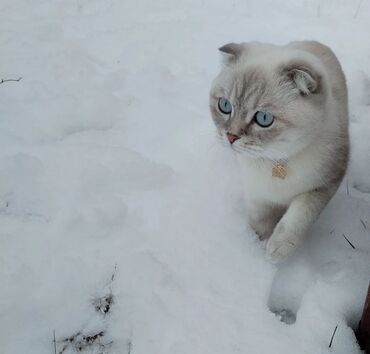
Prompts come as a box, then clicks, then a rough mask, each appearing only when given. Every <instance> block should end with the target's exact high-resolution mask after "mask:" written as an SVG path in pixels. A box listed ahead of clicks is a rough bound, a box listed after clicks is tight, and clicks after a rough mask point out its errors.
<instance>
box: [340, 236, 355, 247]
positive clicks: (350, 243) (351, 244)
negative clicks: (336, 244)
mask: <svg viewBox="0 0 370 354" xmlns="http://www.w3.org/2000/svg"><path fill="white" fill-rule="evenodd" d="M342 236H343V237H344V238H345V239H346V241H347V242H348V243H349V245H350V246H351V247H352V248H353V249H356V247H355V246H354V245H353V243H352V242H351V241H350V240H349V239H348V238H347V237H346V235H345V234H342Z"/></svg>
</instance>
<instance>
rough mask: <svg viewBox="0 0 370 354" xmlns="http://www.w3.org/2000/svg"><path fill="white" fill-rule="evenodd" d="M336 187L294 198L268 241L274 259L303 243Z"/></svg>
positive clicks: (280, 258)
mask: <svg viewBox="0 0 370 354" xmlns="http://www.w3.org/2000/svg"><path fill="white" fill-rule="evenodd" d="M336 189H337V186H335V187H333V188H330V189H317V190H314V191H311V192H307V193H302V194H300V195H297V196H296V197H295V198H294V199H293V200H292V202H291V204H290V205H289V207H288V209H287V211H286V213H285V214H284V215H283V217H282V218H281V220H280V221H279V223H278V224H277V225H276V227H275V229H274V231H273V233H272V235H271V237H270V239H269V240H268V242H267V252H268V253H269V255H270V256H271V259H272V261H275V262H278V261H281V260H283V259H284V258H286V257H287V256H288V255H289V254H291V253H292V252H293V251H294V250H295V249H296V248H297V247H298V246H299V245H300V244H301V243H302V241H303V239H304V236H305V234H306V232H307V230H308V228H309V227H310V226H311V224H312V223H313V222H314V221H315V220H316V218H317V217H318V216H319V214H320V213H321V211H322V209H323V208H324V207H325V206H326V204H327V203H328V202H329V200H330V198H331V197H332V195H333V194H334V192H335V191H336Z"/></svg>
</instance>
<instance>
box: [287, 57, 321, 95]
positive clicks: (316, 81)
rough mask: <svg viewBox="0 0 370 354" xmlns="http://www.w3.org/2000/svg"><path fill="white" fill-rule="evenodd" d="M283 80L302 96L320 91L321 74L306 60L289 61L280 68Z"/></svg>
mask: <svg viewBox="0 0 370 354" xmlns="http://www.w3.org/2000/svg"><path fill="white" fill-rule="evenodd" d="M281 75H282V78H283V81H286V82H289V83H291V84H292V85H293V86H294V87H295V88H297V89H298V90H299V93H300V94H301V95H302V96H307V95H310V94H317V93H320V91H321V87H322V76H321V75H320V73H319V71H318V70H317V69H315V68H314V66H313V65H310V64H308V63H306V62H299V61H297V62H291V63H289V64H287V65H285V66H284V67H283V68H282V69H281Z"/></svg>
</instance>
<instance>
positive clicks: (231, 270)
mask: <svg viewBox="0 0 370 354" xmlns="http://www.w3.org/2000/svg"><path fill="white" fill-rule="evenodd" d="M0 13H1V21H0V44H1V46H0V48H1V57H0V58H1V59H0V78H4V79H8V78H18V77H22V80H21V81H19V82H4V83H3V84H0V112H1V115H0V284H1V291H0V353H1V354H24V353H27V354H43V353H45V354H46V353H48V354H52V353H54V343H53V331H55V337H56V343H55V344H56V347H57V352H58V353H59V352H60V351H62V348H63V346H64V345H65V343H62V340H63V338H66V337H70V336H72V335H73V334H76V333H78V332H79V331H82V334H80V337H81V336H82V335H83V334H84V335H94V334H96V333H99V332H100V331H105V332H104V337H102V338H101V344H104V343H105V344H107V343H110V342H112V343H111V344H110V345H108V344H107V345H106V346H105V348H103V347H102V346H100V347H99V346H98V344H97V342H95V343H94V344H92V345H90V346H87V347H86V348H85V349H83V352H84V353H103V352H104V353H120V354H121V353H124V354H125V353H131V354H155V353H159V354H185V353H186V354H189V353H191V354H217V353H220V354H221V353H222V354H225V353H227V354H236V353H248V354H265V353H266V354H267V353H277V354H287V353H288V354H289V353H294V354H301V353H308V354H320V353H341V354H351V353H360V349H359V347H358V346H357V344H356V341H355V336H354V333H353V331H352V328H356V327H357V324H358V321H359V318H360V313H361V311H362V306H363V301H364V297H365V293H366V289H367V286H368V281H369V278H370V257H369V254H370V178H369V174H370V164H369V162H370V139H369V137H370V42H369V40H368V38H369V20H370V2H369V1H368V0H365V1H364V0H360V1H345V0H325V1H323V0H321V1H303V0H289V1H284V2H283V1H272V0H255V1H251V0H250V1H246V0H244V1H241V0H233V1H219V0H217V1H211V0H187V1H185V0H183V1H170V0H157V1H149V0H135V1H121V0H104V1H103V0H100V1H99V0H63V1H62V0H55V1H46V0H32V1H30V0H1V3H0ZM296 39H316V40H320V41H322V42H324V43H326V44H328V45H330V46H331V47H332V48H333V49H334V51H335V52H336V53H337V55H338V57H339V59H340V60H341V62H342V64H343V68H344V70H345V72H346V74H347V78H348V83H349V89H350V110H351V134H352V163H351V167H350V169H349V172H348V175H347V176H346V179H345V181H344V183H343V186H342V188H341V190H340V191H339V192H338V193H337V195H336V196H335V197H334V199H333V200H332V201H331V203H330V205H329V206H328V208H327V209H326V210H325V212H324V213H323V214H322V216H321V218H320V220H319V221H318V222H317V224H316V225H315V227H314V228H313V229H312V232H311V234H312V235H311V237H310V238H309V240H308V241H307V243H306V244H305V245H304V247H303V249H302V250H301V251H299V252H297V253H296V254H295V255H294V256H293V257H292V258H290V259H289V260H288V261H286V262H285V263H284V264H282V265H280V266H275V265H272V264H270V263H269V261H268V260H267V258H266V256H265V251H264V249H263V245H262V244H261V243H260V242H259V241H258V240H257V239H256V236H255V235H254V233H253V232H252V231H251V230H250V229H249V227H248V225H246V221H245V215H244V213H245V212H244V206H243V205H244V204H243V201H242V198H241V190H240V188H241V187H240V184H239V180H238V168H237V165H236V164H235V160H234V156H233V155H232V153H231V152H230V151H228V150H227V149H225V148H224V147H222V146H220V145H219V142H218V141H217V139H216V138H215V129H214V127H213V123H212V122H211V119H210V114H209V113H208V90H209V86H210V82H211V80H212V78H213V77H214V75H215V74H216V73H217V70H218V65H219V57H218V53H217V50H216V49H217V47H219V46H220V45H222V44H225V43H227V42H230V41H250V40H260V41H266V42H273V43H277V44H282V43H286V42H288V41H290V40H296ZM333 158H335V157H333ZM343 234H345V235H346V237H347V238H348V239H349V240H350V241H351V242H352V243H353V245H354V246H355V247H356V248H355V249H353V248H352V247H351V246H350V245H349V243H347V241H346V240H345V239H344V237H343ZM115 267H116V270H115ZM112 278H113V280H112ZM109 294H112V295H113V299H114V303H113V304H112V306H111V308H110V310H109V312H108V313H107V314H105V315H104V311H101V310H99V311H96V309H95V306H96V304H97V302H99V299H100V298H101V297H103V296H106V295H109ZM270 309H271V310H272V311H270ZM282 310H286V311H285V315H284V313H283V312H281V311H282ZM274 312H276V313H280V312H281V315H280V316H279V315H275V313H274ZM282 317H283V319H284V320H285V321H286V322H289V323H291V324H290V325H289V324H286V323H284V322H281V321H280V318H282ZM295 317H296V321H295ZM337 325H338V330H337V332H336V335H335V337H334V339H333V344H332V347H331V348H328V345H329V341H330V338H331V336H332V333H333V331H334V328H335V326H337ZM351 327H352V328H351ZM74 352H75V351H74V349H73V346H72V345H69V346H67V348H66V350H65V351H64V353H74Z"/></svg>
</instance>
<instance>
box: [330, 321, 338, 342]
mask: <svg viewBox="0 0 370 354" xmlns="http://www.w3.org/2000/svg"><path fill="white" fill-rule="evenodd" d="M337 329H338V325H336V326H335V328H334V332H333V335H332V336H331V339H330V343H329V348H331V346H332V344H333V339H334V336H335V333H336V332H337Z"/></svg>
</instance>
